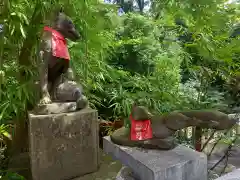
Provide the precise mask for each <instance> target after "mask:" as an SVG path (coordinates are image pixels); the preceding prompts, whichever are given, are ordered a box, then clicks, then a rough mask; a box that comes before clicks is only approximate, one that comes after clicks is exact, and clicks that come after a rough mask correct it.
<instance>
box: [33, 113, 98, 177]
mask: <svg viewBox="0 0 240 180" xmlns="http://www.w3.org/2000/svg"><path fill="white" fill-rule="evenodd" d="M56 110H57V109H56ZM29 140H30V143H29V144H30V162H31V170H32V176H33V180H68V179H72V178H74V177H79V176H82V175H84V174H87V173H92V172H95V171H97V169H98V166H99V137H98V114H97V111H96V110H92V109H83V110H81V111H76V112H71V113H61V114H48V115H35V114H29Z"/></svg>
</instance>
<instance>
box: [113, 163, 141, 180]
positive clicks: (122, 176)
mask: <svg viewBox="0 0 240 180" xmlns="http://www.w3.org/2000/svg"><path fill="white" fill-rule="evenodd" d="M116 180H137V179H136V178H135V177H134V175H133V172H132V170H131V169H130V168H129V167H126V166H123V167H122V169H120V171H119V172H118V174H117V176H116Z"/></svg>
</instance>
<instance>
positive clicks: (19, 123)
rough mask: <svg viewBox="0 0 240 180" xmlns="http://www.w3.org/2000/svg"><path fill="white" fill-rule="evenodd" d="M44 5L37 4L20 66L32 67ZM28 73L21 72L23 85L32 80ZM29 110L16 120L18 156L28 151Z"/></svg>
mask: <svg viewBox="0 0 240 180" xmlns="http://www.w3.org/2000/svg"><path fill="white" fill-rule="evenodd" d="M41 7H42V5H41V4H39V3H37V4H36V6H35V9H34V12H33V15H32V19H31V21H30V24H29V27H28V30H27V37H26V39H25V41H24V43H23V46H22V48H21V53H20V56H19V65H20V66H23V67H30V68H31V66H32V59H31V58H32V53H33V49H34V46H35V45H36V43H37V40H38V37H37V35H38V32H39V24H41V22H42V21H43V15H42V13H41V11H40V10H41ZM31 78H32V77H30V76H29V75H28V74H27V73H26V71H25V70H24V69H23V70H22V71H21V72H20V76H19V81H20V83H21V84H24V83H26V82H27V81H29V80H31ZM28 105H29V102H27V104H26V106H25V107H28ZM27 117H28V116H27V109H25V112H24V113H23V115H22V116H21V117H19V118H17V119H16V121H15V132H14V136H13V141H12V148H11V154H18V153H21V152H23V151H26V149H28V126H27V121H28V119H27Z"/></svg>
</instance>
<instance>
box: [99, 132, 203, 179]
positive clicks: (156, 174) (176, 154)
mask: <svg viewBox="0 0 240 180" xmlns="http://www.w3.org/2000/svg"><path fill="white" fill-rule="evenodd" d="M103 149H104V151H105V152H106V153H108V154H111V155H112V156H113V157H114V158H115V159H118V160H120V161H121V162H122V163H123V164H124V165H126V166H128V167H130V168H131V169H132V171H133V173H134V176H135V175H136V178H137V179H139V180H207V157H206V155H205V154H203V153H199V152H196V151H194V150H192V149H189V148H187V147H184V146H178V147H176V148H174V149H172V150H169V151H161V150H147V149H140V148H130V147H124V146H119V145H116V144H114V143H112V142H111V140H110V137H109V136H107V137H104V139H103Z"/></svg>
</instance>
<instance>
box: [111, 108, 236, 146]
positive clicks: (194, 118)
mask: <svg viewBox="0 0 240 180" xmlns="http://www.w3.org/2000/svg"><path fill="white" fill-rule="evenodd" d="M131 116H132V117H133V119H134V120H135V121H142V120H146V119H150V121H151V128H152V138H149V139H146V140H137V141H136V140H134V141H133V140H132V139H131V136H130V131H131V130H130V128H126V127H122V128H120V129H118V130H116V131H114V132H113V134H112V135H111V136H110V137H111V140H112V142H113V143H115V144H118V145H123V146H130V147H142V148H147V149H162V150H169V149H172V148H174V147H175V146H176V144H175V142H174V138H173V135H174V133H175V132H176V131H177V130H180V129H183V128H186V127H189V126H195V127H202V128H211V129H215V130H224V129H229V128H231V127H232V126H233V125H235V124H236V122H237V120H235V119H230V118H229V117H228V115H226V114H224V113H222V112H219V111H211V110H201V111H200V110H190V111H183V112H170V113H168V114H165V115H162V116H160V115H151V114H150V113H149V112H148V111H147V109H146V108H145V107H143V106H136V105H134V106H133V108H132V112H131Z"/></svg>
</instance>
